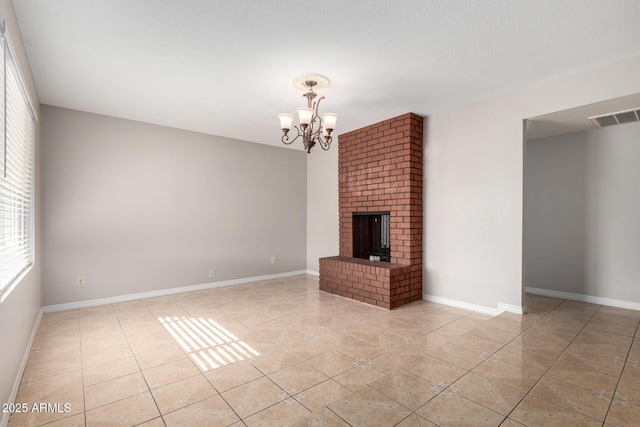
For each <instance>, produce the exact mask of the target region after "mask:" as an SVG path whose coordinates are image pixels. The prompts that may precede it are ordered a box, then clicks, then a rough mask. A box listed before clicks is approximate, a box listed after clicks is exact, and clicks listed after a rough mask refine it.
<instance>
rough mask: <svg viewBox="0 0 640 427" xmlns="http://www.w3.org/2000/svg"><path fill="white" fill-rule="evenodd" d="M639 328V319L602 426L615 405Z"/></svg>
mask: <svg viewBox="0 0 640 427" xmlns="http://www.w3.org/2000/svg"><path fill="white" fill-rule="evenodd" d="M638 328H640V321H638V323H636V331H635V333H634V334H633V339H632V340H631V345H629V350H627V355H626V356H625V359H624V365H622V371H621V372H620V375H619V376H618V381H617V382H616V387H615V388H614V389H613V394H612V395H611V402H609V407H608V408H607V412H606V414H605V416H604V419H603V420H602V426H604V425H605V423H606V421H607V417H608V416H609V411H611V406H612V405H613V401H614V400H615V398H616V392H617V391H618V387H619V386H620V381H622V374H624V370H625V368H626V367H627V361H628V360H629V355H630V354H631V348H632V347H633V343H634V342H635V340H636V338H637V337H638Z"/></svg>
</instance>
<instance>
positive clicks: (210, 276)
mask: <svg viewBox="0 0 640 427" xmlns="http://www.w3.org/2000/svg"><path fill="white" fill-rule="evenodd" d="M214 277H216V270H215V269H214V268H212V269H211V270H209V279H213V278H214Z"/></svg>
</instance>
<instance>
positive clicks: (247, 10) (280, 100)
mask: <svg viewBox="0 0 640 427" xmlns="http://www.w3.org/2000/svg"><path fill="white" fill-rule="evenodd" d="M14 4H15V9H16V13H17V16H18V22H19V24H20V28H21V31H22V35H23V38H24V40H25V44H26V47H27V52H28V55H29V60H30V63H31V68H32V70H33V73H34V76H35V80H36V83H37V86H38V92H39V96H40V100H41V102H42V103H43V104H49V105H55V106H60V107H66V108H71V109H76V110H83V111H89V112H94V113H100V114H106V115H110V116H116V117H123V118H127V119H132V120H139V121H143V122H149V123H156V124H161V125H166V126H172V127H176V128H182V129H189V130H194V131H198V132H204V133H209V134H214V135H222V136H226V137H231V138H238V139H242V140H248V141H253V142H258V143H264V144H273V145H278V146H281V145H282V143H281V142H280V136H281V131H280V129H279V126H278V120H277V118H276V115H277V114H278V113H279V112H294V111H295V108H296V107H298V106H302V105H303V103H304V102H305V100H304V99H303V98H302V97H301V95H300V92H298V91H296V90H295V89H294V88H293V86H292V84H291V81H292V79H293V78H294V77H295V76H296V75H298V74H301V73H306V72H315V73H320V74H324V75H326V76H328V77H329V78H330V79H331V81H332V85H331V87H329V88H328V89H326V90H325V91H324V92H323V93H322V95H326V99H325V100H324V101H323V105H322V106H321V111H323V112H329V111H331V112H336V113H338V114H340V120H339V122H338V130H337V132H338V133H342V132H345V131H350V130H353V129H357V128H359V127H362V126H365V125H367V124H370V123H374V122H376V121H380V120H384V119H387V118H390V117H394V116H397V115H400V114H403V113H406V112H409V111H411V112H415V113H417V114H421V115H429V114H431V113H433V112H436V111H440V110H443V109H448V108H452V107H455V106H458V105H463V104H467V103H471V102H474V101H478V100H481V99H483V98H487V97H492V96H496V95H498V94H501V93H506V92H509V91H512V90H517V89H518V88H520V87H522V86H527V85H530V84H532V83H535V82H538V81H543V80H548V79H552V78H555V77H559V76H562V75H568V74H572V73H575V72H579V71H582V70H588V69H591V68H594V67H597V66H600V65H603V64H607V63H611V62H615V61H618V60H621V59H624V58H630V57H636V56H640V43H639V40H640V24H639V22H640V1H638V0H607V1H606V2H603V1H602V0H560V1H559V0H535V1H531V0H475V1H474V0H377V1H373V0H328V1H311V0H271V1H260V0H226V1H213V0H55V1H51V0H14ZM300 146H301V144H299V145H298V148H301V147H300Z"/></svg>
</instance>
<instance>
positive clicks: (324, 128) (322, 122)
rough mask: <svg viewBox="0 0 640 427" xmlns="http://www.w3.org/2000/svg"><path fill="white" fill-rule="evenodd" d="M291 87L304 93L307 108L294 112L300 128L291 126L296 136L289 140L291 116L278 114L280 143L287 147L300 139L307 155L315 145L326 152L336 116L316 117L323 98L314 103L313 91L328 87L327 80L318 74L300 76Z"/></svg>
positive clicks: (330, 114) (314, 95)
mask: <svg viewBox="0 0 640 427" xmlns="http://www.w3.org/2000/svg"><path fill="white" fill-rule="evenodd" d="M293 86H294V87H295V88H296V89H298V90H302V91H304V92H305V93H304V94H303V95H302V96H304V97H305V98H307V106H306V107H300V108H298V109H297V110H296V111H297V112H298V122H299V123H300V127H298V126H293V127H294V128H295V130H296V136H295V138H293V139H291V140H290V139H289V130H291V126H292V124H293V114H288V113H281V114H278V118H279V119H280V128H281V129H282V133H283V135H282V142H283V143H284V144H287V145H289V144H291V143H293V141H295V140H296V139H298V138H299V137H302V143H303V144H304V149H305V150H306V151H307V153H310V152H311V149H312V148H313V146H314V145H316V144H319V145H320V147H322V149H323V150H328V149H329V147H330V146H331V141H332V140H333V138H332V136H331V134H332V133H333V131H334V129H335V128H336V122H337V120H338V115H337V114H335V113H325V114H323V115H322V118H321V117H320V116H319V115H318V107H319V105H320V101H322V100H323V99H324V96H322V97H320V99H318V100H317V101H314V99H315V98H316V96H318V95H317V94H316V93H315V92H314V89H315V90H317V89H322V88H325V87H327V86H329V79H328V78H327V77H325V76H321V75H319V74H302V75H300V76H298V77H296V78H295V79H294V80H293Z"/></svg>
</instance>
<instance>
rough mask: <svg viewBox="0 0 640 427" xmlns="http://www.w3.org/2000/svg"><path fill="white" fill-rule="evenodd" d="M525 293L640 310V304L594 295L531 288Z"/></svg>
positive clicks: (527, 288)
mask: <svg viewBox="0 0 640 427" xmlns="http://www.w3.org/2000/svg"><path fill="white" fill-rule="evenodd" d="M525 291H526V292H527V293H528V294H534V295H542V296H545V297H554V298H562V299H568V300H571V301H580V302H588V303H591V304H599V305H607V306H611V307H618V308H628V309H630V310H640V302H633V301H624V300H619V299H612V298H604V297H594V296H592V295H583V294H574V293H571V292H561V291H554V290H551V289H541V288H530V287H528V286H527V287H526V288H525Z"/></svg>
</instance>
